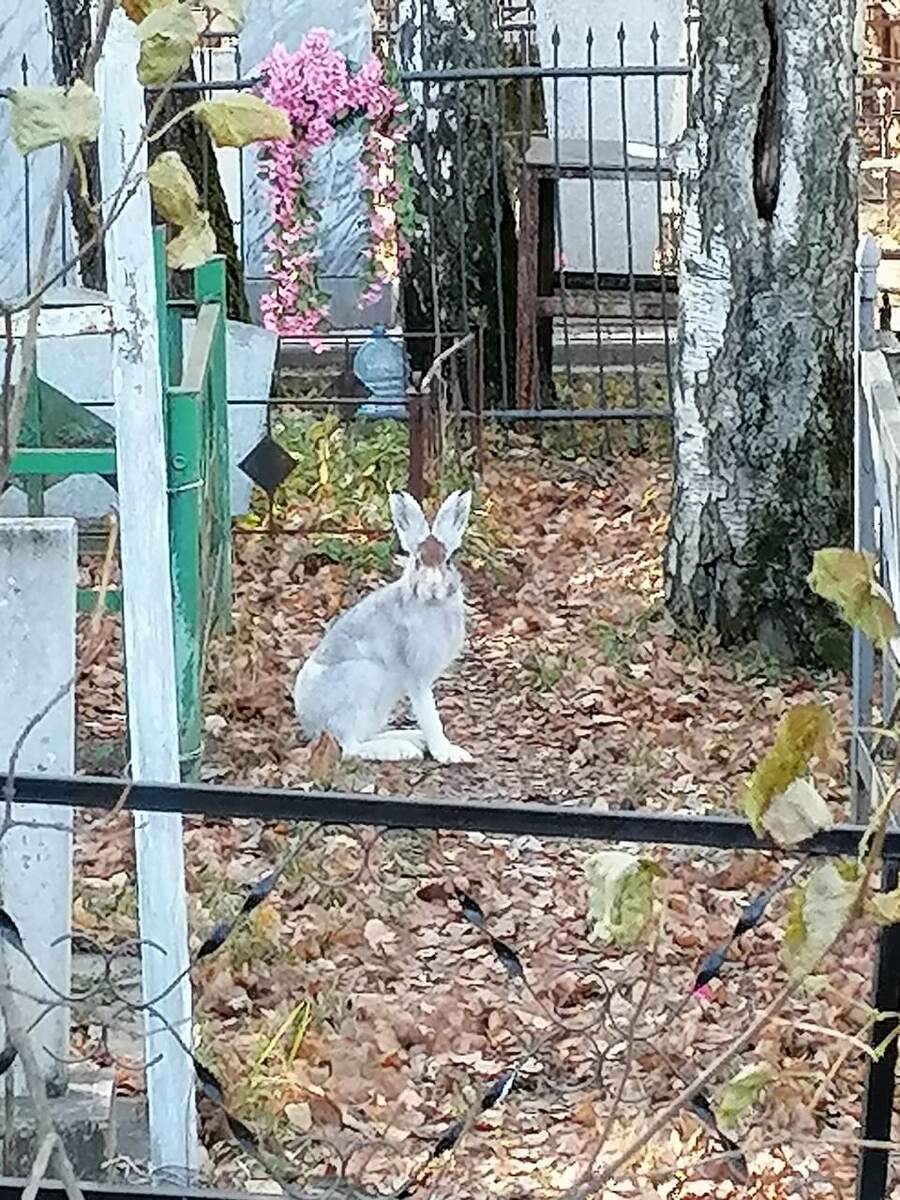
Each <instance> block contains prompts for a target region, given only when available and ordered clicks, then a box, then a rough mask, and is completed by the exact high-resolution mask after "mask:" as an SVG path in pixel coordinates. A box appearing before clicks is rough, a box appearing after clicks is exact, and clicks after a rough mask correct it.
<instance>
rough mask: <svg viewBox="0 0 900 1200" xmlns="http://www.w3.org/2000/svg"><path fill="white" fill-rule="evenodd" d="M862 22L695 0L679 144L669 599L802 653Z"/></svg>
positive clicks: (759, 3)
mask: <svg viewBox="0 0 900 1200" xmlns="http://www.w3.org/2000/svg"><path fill="white" fill-rule="evenodd" d="M854 18H855V3H854V0H838V3H837V4H836V3H835V0H746V3H743V4H740V5H735V4H733V3H732V0H704V6H703V10H702V23H701V30H700V44H699V50H700V63H701V67H700V79H699V81H698V86H697V89H696V93H695V102H694V111H693V113H692V129H691V131H690V133H689V135H688V136H687V137H686V138H685V140H684V142H683V145H682V147H681V151H680V159H681V163H680V165H681V170H682V179H683V231H682V245H681V268H680V269H681V277H680V287H681V302H682V315H681V328H680V338H679V350H678V388H677V394H676V396H675V398H674V434H675V492H674V498H673V513H672V526H671V531H670V538H669V545H668V551H667V560H666V568H667V591H668V599H669V604H670V607H671V608H672V610H673V612H674V613H675V615H676V616H677V617H679V618H680V619H681V620H682V621H684V622H685V623H687V624H690V625H707V624H709V625H712V626H714V627H715V628H717V629H718V630H719V632H720V633H722V634H723V635H724V636H725V637H726V638H727V639H734V638H748V637H749V638H759V639H761V640H762V641H764V642H765V643H767V644H769V645H770V646H771V647H772V648H774V649H777V650H778V651H780V652H782V653H787V654H791V655H801V656H802V655H806V654H808V653H810V652H813V653H816V652H818V650H821V649H822V647H817V646H814V645H810V644H809V638H808V637H807V631H806V630H805V629H804V621H801V619H800V617H801V614H800V612H799V611H798V606H800V607H802V606H804V605H807V604H809V603H810V601H809V600H808V599H807V597H808V589H807V587H806V583H805V579H806V575H807V573H808V571H809V567H810V560H811V556H812V552H813V550H814V549H816V548H818V547H819V546H822V545H826V544H834V543H835V542H846V541H847V539H848V537H849V499H850V492H849V479H850V463H851V437H850V427H851V415H852V346H853V339H852V286H853V251H854V246H855V191H856V189H855V162H854V160H853V150H852V128H853V69H854V56H853V29H854ZM767 81H771V83H770V85H769V89H768V90H767ZM806 624H807V625H808V624H809V622H806ZM813 624H815V622H813ZM816 636H817V634H816V633H815V631H814V632H813V634H812V637H813V639H814V638H815V637H816Z"/></svg>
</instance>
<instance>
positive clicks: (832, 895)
mask: <svg viewBox="0 0 900 1200" xmlns="http://www.w3.org/2000/svg"><path fill="white" fill-rule="evenodd" d="M848 874H851V875H852V872H848V870H847V869H842V867H841V866H839V865H838V864H836V863H834V862H831V861H829V862H824V863H821V864H820V865H819V866H817V867H816V868H815V870H814V871H813V872H812V874H811V875H810V877H809V879H808V880H807V881H806V883H805V884H804V885H803V886H802V887H799V888H795V889H794V891H793V892H792V893H791V898H790V903H789V908H788V918H787V924H786V926H785V931H784V940H783V942H782V944H781V958H782V962H783V963H784V965H785V966H786V967H787V969H788V973H789V975H790V976H791V977H792V978H793V979H800V978H802V977H803V976H804V975H807V974H809V972H810V971H812V970H814V969H815V967H816V965H817V963H818V962H819V959H820V958H821V957H822V955H823V954H824V953H825V952H826V950H828V949H829V948H830V947H831V946H832V945H833V943H834V941H835V939H836V938H837V936H838V934H839V933H840V931H841V929H842V928H843V926H844V923H845V922H846V920H847V918H848V917H849V915H850V910H851V908H852V906H853V902H854V900H855V898H856V883H855V881H854V879H853V878H848V877H847V876H848Z"/></svg>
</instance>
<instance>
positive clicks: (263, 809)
mask: <svg viewBox="0 0 900 1200" xmlns="http://www.w3.org/2000/svg"><path fill="white" fill-rule="evenodd" d="M5 782H6V780H5V777H4V776H2V775H0V791H2V790H3V787H4V786H5ZM125 787H126V781H125V780H122V779H104V778H96V777H91V776H87V775H82V776H74V777H67V778H58V777H51V776H47V775H20V776H18V777H17V779H16V797H15V798H16V800H18V801H21V802H23V803H28V804H49V805H53V806H62V807H84V808H98V809H107V810H108V809H112V808H113V807H115V806H116V804H117V803H118V802H119V801H120V800H121V798H122V795H123V792H124V790H125ZM125 808H126V809H128V810H130V811H139V812H140V811H142V812H170V813H171V812H181V813H184V814H185V815H187V816H208V817H215V818H223V817H224V818H228V819H234V818H247V817H258V818H262V819H263V820H266V821H300V822H305V821H309V822H313V823H316V824H323V825H371V826H377V827H384V828H389V829H444V830H456V831H458V832H462V833H475V832H479V833H495V834H506V835H509V836H513V837H524V836H533V837H544V838H561V839H567V840H573V839H577V840H586V841H602V842H645V843H653V842H656V843H658V844H660V845H666V846H715V847H719V848H720V849H723V850H771V851H775V852H780V853H783V851H779V849H778V847H777V846H775V845H774V844H773V843H772V842H769V841H766V840H764V839H760V838H758V837H757V836H756V834H755V833H754V832H753V829H752V828H751V826H750V825H749V823H748V822H747V821H742V820H740V819H739V818H738V817H728V816H715V815H710V816H695V815H693V814H687V813H655V812H619V811H617V810H615V809H613V810H610V811H608V812H604V811H603V810H602V809H597V808H587V807H565V806H563V805H559V804H510V803H507V802H504V801H502V800H499V799H498V800H465V801H463V800H435V799H430V798H422V799H419V798H418V797H416V798H413V797H410V796H371V795H360V794H356V793H352V792H321V791H310V792H301V791H289V790H287V789H278V788H240V787H224V786H222V785H219V784H209V783H206V784H203V783H200V784H186V783H179V784H170V783H165V784H163V783H132V784H131V786H130V791H129V792H128V795H127V796H126V798H125ZM864 833H865V826H863V825H851V824H842V825H835V826H833V827H832V828H831V829H828V830H824V831H823V832H822V833H819V834H816V836H815V837H814V838H811V839H810V841H808V842H806V843H804V845H803V852H804V853H807V852H808V853H811V854H831V855H839V856H840V855H852V854H855V853H856V851H857V848H858V846H859V841H860V838H861V837H862V836H863V834H864ZM884 854H885V856H886V857H887V856H889V857H900V829H892V830H890V831H889V832H888V834H887V836H886V839H885V846H884Z"/></svg>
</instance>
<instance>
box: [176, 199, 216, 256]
mask: <svg viewBox="0 0 900 1200" xmlns="http://www.w3.org/2000/svg"><path fill="white" fill-rule="evenodd" d="M215 252H216V235H215V234H214V233H213V231H212V227H211V225H210V223H209V213H207V212H199V213H198V214H197V216H196V218H195V219H194V220H193V221H191V222H190V224H188V225H185V227H184V229H182V230H181V232H180V233H179V234H178V235H177V236H176V237H173V238H172V240H171V241H170V242H169V243H168V244H167V246H166V262H167V263H168V264H169V266H170V267H171V268H172V270H173V271H189V270H192V269H193V268H194V267H202V266H203V264H204V263H205V262H209V260H210V259H211V258H212V256H213V255H214V254H215Z"/></svg>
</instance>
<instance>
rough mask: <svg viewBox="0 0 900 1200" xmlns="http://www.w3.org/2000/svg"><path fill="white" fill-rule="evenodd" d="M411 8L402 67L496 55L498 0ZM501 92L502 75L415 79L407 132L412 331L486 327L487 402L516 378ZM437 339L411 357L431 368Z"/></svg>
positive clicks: (406, 294)
mask: <svg viewBox="0 0 900 1200" xmlns="http://www.w3.org/2000/svg"><path fill="white" fill-rule="evenodd" d="M406 11H407V13H408V16H407V18H406V20H404V21H403V22H402V23H401V27H400V31H399V37H398V43H397V47H398V59H399V65H400V67H401V69H403V70H421V69H423V68H424V69H425V70H429V71H440V70H442V69H450V68H457V67H484V66H485V65H486V64H487V65H489V66H499V65H501V64H500V59H499V54H500V48H499V38H498V35H497V31H496V28H494V27H493V24H492V22H493V21H494V20H495V19H496V18H495V16H494V9H492V8H491V7H490V6H487V5H485V4H483V2H482V0H450V2H449V3H440V8H439V6H438V4H436V3H435V2H434V0H422V2H421V3H415V0H413V3H411V4H408V5H407V6H406ZM423 22H424V29H423V28H422V23H423ZM505 102H506V101H505V94H504V85H503V84H502V83H500V82H497V81H490V82H485V81H482V80H472V81H466V82H463V83H456V84H452V83H445V84H441V83H440V82H436V83H429V84H426V85H415V86H414V95H413V107H412V130H411V135H410V143H411V147H412V162H413V170H414V180H415V186H416V207H417V209H418V212H419V214H420V216H421V217H422V218H423V227H422V230H421V232H420V234H419V235H418V236H417V237H416V238H415V239H414V240H413V245H412V247H411V255H410V257H409V259H408V261H407V263H406V265H405V267H404V271H403V276H402V281H401V283H402V291H401V297H402V307H403V319H404V326H405V328H406V330H407V332H409V333H415V332H419V331H422V332H430V331H433V330H436V329H439V330H440V331H442V332H443V333H445V334H446V333H451V332H453V333H462V332H466V331H468V330H469V329H470V328H473V327H475V326H481V328H482V330H483V339H484V340H483V352H484V362H483V372H482V374H483V380H484V386H485V392H486V396H485V400H486V403H487V404H488V405H489V406H500V405H503V404H508V405H511V404H512V403H513V400H512V388H513V383H514V378H515V316H516V227H515V216H514V213H513V206H512V197H511V191H510V185H509V178H508V174H507V170H506V157H505V156H506V150H505V146H504V138H503V132H504V131H503V114H504V107H505ZM444 344H445V345H446V344H447V343H446V340H445V343H444ZM432 350H433V347H432V344H431V342H430V340H429V339H425V338H413V339H412V340H411V342H410V354H411V357H412V360H413V365H414V366H415V367H417V368H418V369H420V370H424V369H427V368H428V367H429V366H430V365H431V361H432V359H433V357H434V355H433V352H432ZM504 381H505V382H506V388H505V390H504V386H503V385H504Z"/></svg>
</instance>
